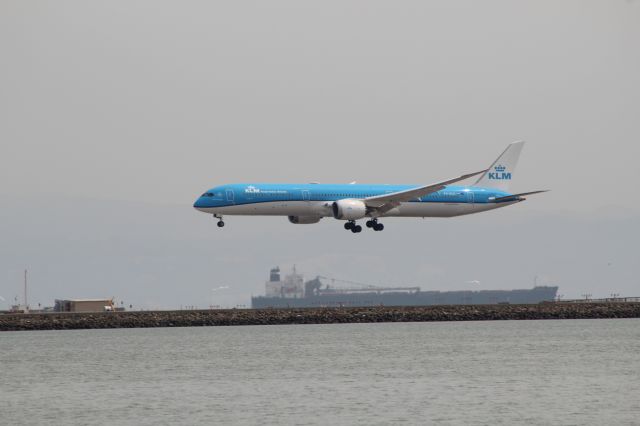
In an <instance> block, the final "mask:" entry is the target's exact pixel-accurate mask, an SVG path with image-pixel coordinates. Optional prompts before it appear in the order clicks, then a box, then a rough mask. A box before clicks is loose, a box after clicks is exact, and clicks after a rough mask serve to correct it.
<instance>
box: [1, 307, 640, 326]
mask: <svg viewBox="0 0 640 426" xmlns="http://www.w3.org/2000/svg"><path fill="white" fill-rule="evenodd" d="M596 318H640V303H636V302H632V303H629V302H627V303H542V304H538V305H455V306H402V307H387V306H380V307H365V308H352V307H350V308H302V309H228V310H189V311H187V310H183V311H131V312H96V313H46V314H4V315H0V331H19V330H73V329H98V328H147V327H202V326H228V325H276V324H340V323H371V322H428V321H493V320H540V319H596Z"/></svg>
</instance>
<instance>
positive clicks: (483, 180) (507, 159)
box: [475, 141, 524, 191]
mask: <svg viewBox="0 0 640 426" xmlns="http://www.w3.org/2000/svg"><path fill="white" fill-rule="evenodd" d="M523 145H524V141H518V142H513V143H512V144H509V146H507V149H505V150H504V152H503V153H502V154H500V157H498V159H497V160H496V161H494V162H493V164H491V167H489V169H488V170H487V171H486V172H484V173H483V174H482V176H480V178H479V179H478V181H477V182H476V183H475V185H476V186H482V187H485V188H496V189H500V190H502V191H508V190H509V184H510V183H511V181H512V180H513V177H514V172H515V170H516V164H518V158H519V157H520V151H522V146H523Z"/></svg>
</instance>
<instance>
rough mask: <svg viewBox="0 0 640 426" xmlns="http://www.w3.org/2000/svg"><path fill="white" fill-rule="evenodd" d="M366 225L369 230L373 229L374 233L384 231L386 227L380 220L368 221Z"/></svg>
mask: <svg viewBox="0 0 640 426" xmlns="http://www.w3.org/2000/svg"><path fill="white" fill-rule="evenodd" d="M365 225H367V228H373V230H374V231H382V230H383V229H384V225H383V224H381V223H378V219H371V220H368V221H367V223H365Z"/></svg>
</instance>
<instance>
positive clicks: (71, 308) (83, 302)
mask: <svg viewBox="0 0 640 426" xmlns="http://www.w3.org/2000/svg"><path fill="white" fill-rule="evenodd" d="M114 308H115V306H114V304H113V299H65V300H60V299H56V303H55V305H54V307H53V310H54V311H55V312H105V311H113V310H115V309H114Z"/></svg>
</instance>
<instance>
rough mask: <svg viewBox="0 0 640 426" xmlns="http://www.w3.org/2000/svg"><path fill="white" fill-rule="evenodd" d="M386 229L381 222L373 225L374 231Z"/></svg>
mask: <svg viewBox="0 0 640 426" xmlns="http://www.w3.org/2000/svg"><path fill="white" fill-rule="evenodd" d="M383 229H384V225H383V224H381V223H376V224H375V225H374V227H373V230H374V231H382V230H383Z"/></svg>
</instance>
